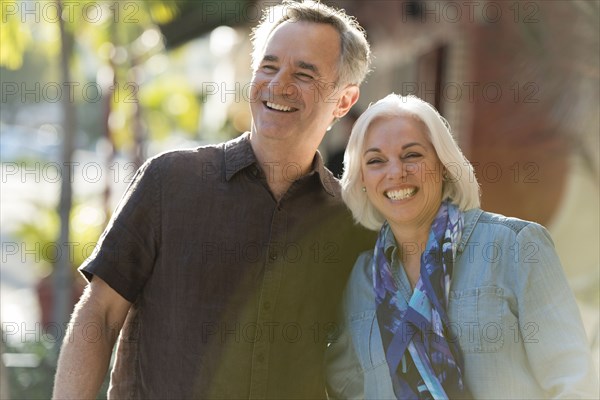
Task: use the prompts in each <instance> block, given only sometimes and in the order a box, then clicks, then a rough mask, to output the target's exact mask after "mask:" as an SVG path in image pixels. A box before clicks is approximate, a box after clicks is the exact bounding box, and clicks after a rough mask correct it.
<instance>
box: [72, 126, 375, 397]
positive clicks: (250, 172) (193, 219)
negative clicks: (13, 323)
mask: <svg viewBox="0 0 600 400" xmlns="http://www.w3.org/2000/svg"><path fill="white" fill-rule="evenodd" d="M286 172H287V174H288V175H289V177H290V179H291V180H293V181H294V182H293V184H292V186H291V187H290V189H289V190H288V191H287V193H286V194H285V195H284V196H283V197H282V198H281V199H280V200H279V201H277V200H276V199H275V198H274V197H273V196H272V194H271V192H270V191H269V188H268V184H267V179H269V176H268V174H267V175H265V174H263V172H262V170H261V169H260V168H259V167H258V165H257V162H256V158H255V156H254V153H253V151H252V148H251V146H250V142H249V140H248V134H245V135H243V136H241V137H239V138H237V139H235V140H232V141H230V142H227V143H224V144H221V145H217V146H208V147H200V148H197V149H193V150H187V151H174V152H169V153H165V154H162V155H160V156H158V157H156V158H154V159H152V160H150V161H149V162H147V163H146V164H144V166H143V167H142V168H141V169H140V170H139V171H138V173H137V174H136V176H135V178H134V181H133V182H132V184H131V186H130V187H129V189H128V191H127V193H126V195H125V197H124V198H123V200H122V201H121V204H120V205H119V207H118V209H117V211H116V212H115V215H114V216H113V219H112V220H111V223H110V225H109V226H108V228H107V230H106V231H105V233H104V234H103V236H102V238H101V241H100V242H99V245H98V247H97V249H96V252H95V253H94V254H93V255H92V257H90V258H89V259H88V260H87V261H86V262H85V263H84V265H83V266H82V267H81V271H82V272H83V274H84V275H85V276H86V277H87V278H88V279H91V276H92V275H97V276H99V277H101V278H102V279H103V280H105V281H106V282H107V283H108V284H109V285H110V286H111V287H112V288H114V289H115V290H116V291H117V292H118V293H120V294H121V295H122V296H123V297H124V298H126V299H127V300H129V301H130V302H132V303H133V306H132V308H131V310H130V311H129V314H128V316H127V319H126V321H125V325H124V327H123V331H122V333H121V337H120V340H119V343H118V350H117V358H116V362H115V366H114V370H113V373H112V377H111V389H110V392H109V396H110V397H112V398H119V399H120V398H144V399H148V398H162V399H165V398H227V399H234V398H278V399H283V398H302V399H313V398H324V397H325V389H324V388H325V384H324V376H323V369H322V367H323V353H324V351H325V348H326V345H327V339H328V337H330V336H331V334H335V332H336V329H337V326H336V323H335V321H336V311H337V307H338V305H339V302H340V299H341V292H342V290H343V288H344V286H345V283H346V280H347V277H348V274H349V272H350V270H351V268H352V266H353V264H354V261H355V259H356V257H357V255H358V254H359V253H360V252H361V251H363V250H366V249H368V248H372V246H373V245H374V234H372V233H369V232H365V231H364V230H362V229H360V228H358V227H357V226H356V225H354V224H353V222H352V219H351V216H350V214H349V212H348V211H347V209H346V208H345V206H344V204H343V203H342V201H341V197H340V192H339V185H338V183H337V181H336V180H335V179H334V178H333V176H332V175H331V173H330V172H329V171H328V170H326V169H325V168H324V167H323V162H322V160H321V157H320V155H319V154H318V153H317V154H316V156H315V159H314V162H313V169H312V172H310V173H309V174H308V175H305V176H302V177H298V176H296V175H297V174H298V172H299V168H297V166H294V165H290V166H287V167H286Z"/></svg>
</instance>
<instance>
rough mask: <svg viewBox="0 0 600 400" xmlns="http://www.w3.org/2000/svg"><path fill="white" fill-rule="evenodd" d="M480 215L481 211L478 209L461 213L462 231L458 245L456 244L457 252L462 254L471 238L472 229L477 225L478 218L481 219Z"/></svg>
mask: <svg viewBox="0 0 600 400" xmlns="http://www.w3.org/2000/svg"><path fill="white" fill-rule="evenodd" d="M481 214H483V210H482V209H480V208H473V209H470V210H467V211H465V212H464V213H463V216H464V222H463V231H462V235H461V238H460V243H459V244H458V248H457V251H459V252H462V251H463V250H464V249H465V246H466V245H467V241H468V240H469V238H470V237H471V234H472V233H473V229H475V225H476V224H477V221H478V220H479V217H481Z"/></svg>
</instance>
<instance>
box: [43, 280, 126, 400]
mask: <svg viewBox="0 0 600 400" xmlns="http://www.w3.org/2000/svg"><path fill="white" fill-rule="evenodd" d="M130 306H131V303H129V302H128V301H127V300H125V299H124V298H123V297H122V296H121V295H120V294H118V293H117V292H116V291H115V290H113V289H112V288H111V287H110V286H108V284H107V283H106V282H104V281H103V280H102V279H100V278H99V277H97V276H95V277H94V278H93V279H92V281H91V282H90V284H89V285H88V287H87V288H86V290H85V292H84V294H83V296H82V297H81V299H80V300H79V302H78V303H77V305H76V306H75V311H74V312H73V316H72V318H71V323H70V329H69V331H68V333H67V335H66V336H65V339H64V341H63V345H62V349H61V351H60V357H59V359H58V368H57V372H56V378H55V381H54V393H53V395H52V398H54V399H90V398H93V399H95V398H96V396H97V394H98V390H99V389H100V386H101V385H102V382H103V381H104V377H105V376H106V371H107V369H108V365H109V361H110V356H111V354H112V349H113V347H114V345H115V341H116V339H117V337H118V335H119V332H120V331H121V327H122V326H123V322H124V321H125V317H126V316H127V312H128V311H129V307H130Z"/></svg>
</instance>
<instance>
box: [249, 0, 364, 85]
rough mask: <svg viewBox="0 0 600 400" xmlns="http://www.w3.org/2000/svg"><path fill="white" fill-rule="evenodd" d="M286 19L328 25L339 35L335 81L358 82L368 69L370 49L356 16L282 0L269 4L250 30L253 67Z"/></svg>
mask: <svg viewBox="0 0 600 400" xmlns="http://www.w3.org/2000/svg"><path fill="white" fill-rule="evenodd" d="M286 21H293V22H300V21H304V22H314V23H320V24H329V25H331V26H333V27H334V28H335V29H336V30H337V31H338V33H339V34H340V39H341V48H340V54H341V56H340V61H339V64H338V81H337V82H335V83H336V84H338V85H339V84H355V85H360V84H361V83H362V81H363V80H364V79H365V76H366V75H367V73H368V72H369V65H370V63H371V50H370V47H369V43H368V42H367V39H366V36H365V31H364V29H363V28H361V26H360V25H359V24H358V22H357V21H356V19H355V18H353V17H351V16H349V15H347V14H346V13H345V11H344V10H336V9H335V8H332V7H329V6H327V5H325V4H321V3H319V2H315V1H312V0H305V1H302V2H296V1H290V0H284V1H283V2H282V3H281V4H279V5H276V6H272V7H268V8H267V9H266V10H265V11H264V13H263V16H262V20H261V22H260V23H259V24H258V25H257V26H256V28H254V30H253V31H252V46H253V51H252V68H253V69H254V70H256V69H257V68H258V65H259V64H260V62H261V59H262V56H263V51H264V49H265V46H266V44H267V40H268V39H269V35H270V34H271V32H273V30H274V29H275V28H276V27H278V26H279V25H281V24H282V23H284V22H286Z"/></svg>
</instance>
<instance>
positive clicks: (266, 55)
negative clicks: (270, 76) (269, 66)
mask: <svg viewBox="0 0 600 400" xmlns="http://www.w3.org/2000/svg"><path fill="white" fill-rule="evenodd" d="M262 60H263V61H279V58H278V57H277V56H272V55H269V54H265V56H264V57H263V59H262Z"/></svg>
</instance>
